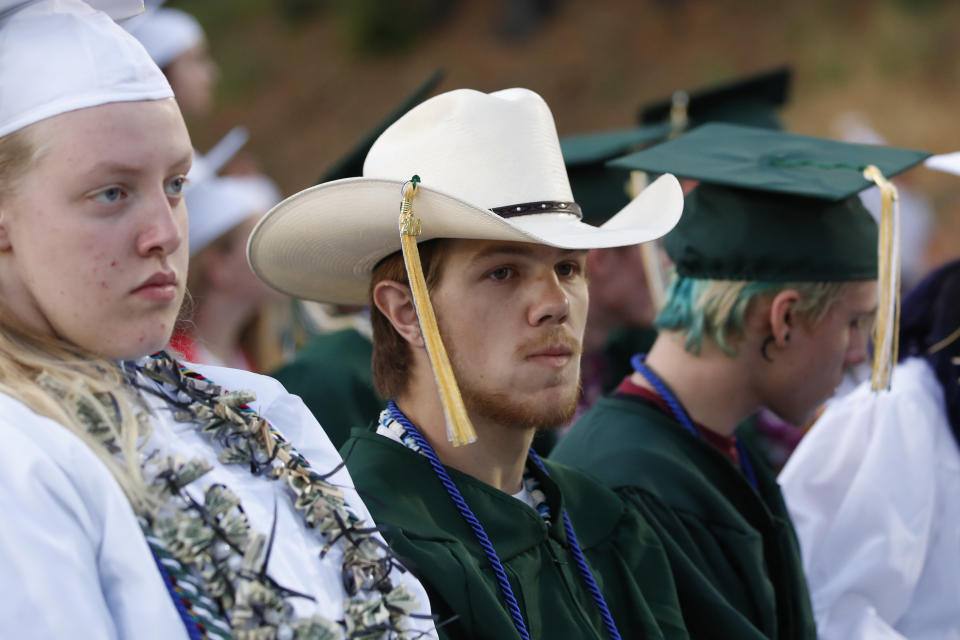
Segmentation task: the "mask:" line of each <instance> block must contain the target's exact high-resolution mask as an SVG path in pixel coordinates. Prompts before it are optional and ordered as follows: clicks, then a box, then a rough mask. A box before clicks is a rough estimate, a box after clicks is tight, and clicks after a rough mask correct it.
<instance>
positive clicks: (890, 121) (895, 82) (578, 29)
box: [168, 0, 960, 264]
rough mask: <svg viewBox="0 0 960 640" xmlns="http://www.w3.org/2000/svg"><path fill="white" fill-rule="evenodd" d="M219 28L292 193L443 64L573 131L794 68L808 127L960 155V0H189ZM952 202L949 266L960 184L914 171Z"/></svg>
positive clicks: (958, 236)
mask: <svg viewBox="0 0 960 640" xmlns="http://www.w3.org/2000/svg"><path fill="white" fill-rule="evenodd" d="M168 5H169V6H174V7H177V8H180V9H183V10H185V11H187V12H189V13H192V14H193V15H195V16H196V17H197V18H198V19H199V21H200V22H201V23H202V24H203V26H204V28H205V29H206V31H207V36H208V39H209V44H210V50H211V53H212V55H213V57H214V58H215V60H216V61H217V63H218V65H219V67H220V77H219V80H218V83H217V91H216V95H217V98H216V99H217V104H216V107H215V108H214V110H213V112H212V113H211V114H209V115H208V116H205V117H203V118H202V120H195V121H192V122H189V123H188V124H189V125H190V128H191V132H192V134H193V137H194V142H195V144H196V146H197V148H199V149H200V150H206V149H207V148H209V147H210V146H211V145H213V144H214V143H215V142H216V141H217V140H219V139H220V137H222V136H223V135H224V134H225V133H226V132H227V131H228V130H229V129H230V128H231V127H233V126H234V125H238V124H244V125H246V126H247V127H248V128H249V129H250V132H251V139H250V142H249V144H248V147H247V150H248V151H249V153H250V155H252V156H253V157H255V158H256V159H257V161H258V162H259V164H260V166H261V168H262V169H263V170H264V171H265V172H266V173H268V174H269V175H271V176H272V177H274V178H275V179H276V181H277V182H278V183H279V185H280V187H281V188H282V189H283V191H284V192H285V193H287V194H289V193H292V192H294V191H297V190H299V189H302V188H304V187H306V186H309V185H311V184H314V183H315V182H316V180H317V178H318V177H319V176H320V175H321V174H322V172H323V171H324V169H326V168H328V167H329V166H330V165H331V164H333V163H334V162H335V161H336V160H337V159H338V158H339V157H340V156H341V155H342V154H344V153H346V152H347V151H349V150H350V149H351V147H352V146H353V145H354V144H356V143H357V142H358V141H359V140H360V139H361V138H362V137H364V136H365V135H366V134H367V133H368V131H369V130H370V129H372V128H373V127H374V126H375V125H376V124H378V123H379V122H380V121H381V120H382V119H383V118H384V117H385V116H386V115H387V114H388V113H389V112H390V111H392V110H393V109H394V108H395V106H396V105H397V103H398V102H399V101H400V100H401V99H402V98H403V97H404V96H406V95H407V94H408V93H410V92H411V91H412V90H413V88H414V87H416V86H417V85H419V84H420V83H422V82H423V81H424V80H425V79H426V78H427V77H428V76H429V75H430V74H431V73H432V72H433V71H434V70H436V69H438V68H442V69H443V70H444V71H445V77H444V80H443V82H442V83H441V85H440V86H439V88H438V89H437V91H445V90H449V89H454V88H460V87H470V88H474V89H479V90H483V91H493V90H497V89H502V88H506V87H511V86H524V87H528V88H530V89H533V90H535V91H537V92H538V93H540V94H541V95H542V96H543V97H544V98H545V99H546V100H547V102H548V103H549V104H550V106H551V108H552V109H553V113H554V116H555V118H556V122H557V127H558V129H559V132H560V134H561V135H565V134H572V133H579V132H583V131H593V130H600V129H609V128H620V127H626V126H630V125H632V124H634V123H635V122H636V114H637V109H638V107H640V106H641V105H643V104H646V103H649V102H651V101H655V100H658V99H662V98H667V97H669V96H670V94H671V93H672V92H673V91H674V90H676V89H696V88H700V87H703V86H706V85H712V84H717V83H721V82H724V81H726V80H729V79H733V78H736V77H738V76H742V75H745V74H748V73H751V72H760V71H764V70H768V69H771V68H773V67H776V66H779V65H783V64H789V65H791V66H792V67H793V70H794V83H793V88H792V95H791V99H790V102H789V103H788V105H787V107H786V108H785V109H784V110H783V111H782V115H783V119H784V121H785V123H786V125H787V128H788V129H789V130H791V131H793V132H796V133H803V134H811V135H819V136H828V137H837V135H839V134H838V130H837V118H838V116H840V115H841V114H844V113H849V112H857V113H859V114H860V115H861V117H862V118H864V119H865V120H866V122H868V123H869V124H870V126H871V127H872V128H873V129H875V130H876V131H877V132H879V133H880V134H881V135H882V136H883V137H884V138H886V139H887V141H888V142H889V143H890V144H893V145H898V146H904V147H911V148H919V149H926V150H928V151H931V152H934V153H945V152H952V151H957V150H960V125H958V123H957V113H958V107H960V3H957V2H953V1H950V0H913V1H911V0H874V1H856V0H809V1H805V2H798V1H792V2H790V1H787V0H766V1H762V2H757V1H755V0H713V1H710V0H634V1H628V0H590V1H588V0H565V1H564V0H486V1H483V0H460V1H455V0H394V1H392V2H388V1H377V0H173V1H171V2H169V3H168ZM907 179H908V180H909V181H910V184H911V186H915V187H917V188H918V189H920V190H922V191H923V192H924V193H925V194H926V195H927V196H928V197H929V198H930V201H931V203H932V204H933V206H934V209H935V212H936V216H937V233H936V234H935V236H934V239H933V241H932V245H931V247H930V251H929V254H930V257H929V260H930V262H931V263H933V264H935V263H938V262H940V261H942V260H944V259H947V258H949V257H952V256H955V255H957V254H958V253H960V177H954V176H948V175H944V174H939V173H934V172H932V171H929V170H926V169H923V168H920V169H916V170H913V171H911V172H910V173H908V174H907Z"/></svg>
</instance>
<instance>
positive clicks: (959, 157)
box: [923, 151, 960, 176]
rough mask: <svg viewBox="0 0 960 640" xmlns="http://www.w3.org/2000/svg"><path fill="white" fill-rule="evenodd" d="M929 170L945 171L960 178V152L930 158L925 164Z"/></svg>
mask: <svg viewBox="0 0 960 640" xmlns="http://www.w3.org/2000/svg"><path fill="white" fill-rule="evenodd" d="M923 165H924V166H925V167H927V168H928V169H934V170H935V171H943V172H944V173H952V174H954V175H957V176H960V151H954V152H953V153H942V154H940V155H938V156H930V157H929V158H927V159H926V161H925V162H924V163H923Z"/></svg>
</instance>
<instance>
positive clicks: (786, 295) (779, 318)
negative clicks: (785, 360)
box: [768, 289, 800, 347]
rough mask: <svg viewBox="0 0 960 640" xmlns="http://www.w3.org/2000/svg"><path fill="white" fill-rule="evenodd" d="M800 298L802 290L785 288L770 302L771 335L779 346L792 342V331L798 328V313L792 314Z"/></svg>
mask: <svg viewBox="0 0 960 640" xmlns="http://www.w3.org/2000/svg"><path fill="white" fill-rule="evenodd" d="M799 299H800V292H799V291H797V290H796V289H784V290H783V291H781V292H780V293H778V294H777V295H776V296H774V298H773V300H772V301H771V302H770V311H769V315H768V320H769V322H770V335H772V336H773V340H774V342H775V343H776V345H777V346H778V347H785V346H787V343H789V342H790V333H791V332H792V331H793V330H794V329H796V326H797V319H796V314H792V315H791V311H792V310H793V307H794V305H796V303H797V301H798V300H799Z"/></svg>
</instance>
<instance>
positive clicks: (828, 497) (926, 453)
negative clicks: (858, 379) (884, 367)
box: [779, 360, 952, 640]
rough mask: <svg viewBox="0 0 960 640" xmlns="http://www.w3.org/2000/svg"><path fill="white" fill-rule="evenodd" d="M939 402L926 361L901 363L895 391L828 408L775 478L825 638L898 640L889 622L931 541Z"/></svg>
mask: <svg viewBox="0 0 960 640" xmlns="http://www.w3.org/2000/svg"><path fill="white" fill-rule="evenodd" d="M942 403H943V400H942V391H941V390H940V387H939V384H938V383H937V381H936V379H935V378H934V377H933V376H932V374H931V372H930V371H929V369H927V368H926V364H925V363H924V362H923V361H920V360H913V361H908V363H905V365H900V366H899V367H898V370H897V375H895V377H894V381H893V390H892V391H890V392H882V393H879V394H874V393H873V392H871V391H870V390H869V386H868V385H864V386H861V387H860V388H858V389H857V390H856V391H855V392H853V393H851V394H849V395H848V396H845V397H843V398H840V399H838V400H836V401H834V402H832V403H831V404H830V405H828V407H827V410H826V411H825V412H824V414H823V416H822V417H821V418H820V420H818V421H817V423H816V424H815V425H814V426H813V428H812V429H811V431H810V433H808V434H807V435H806V436H805V437H804V439H803V440H802V441H801V443H800V446H799V447H798V448H797V450H796V451H795V452H794V454H793V456H792V457H791V458H790V460H789V461H788V463H787V465H786V467H785V468H784V470H783V472H782V473H781V475H780V478H779V481H780V484H781V487H782V489H783V495H784V498H785V500H786V503H787V507H788V508H789V511H790V515H791V517H792V519H793V523H794V526H795V527H796V530H797V535H798V537H799V539H800V546H801V550H802V553H803V565H804V569H805V572H806V574H807V580H808V582H809V586H810V595H811V599H812V601H813V608H814V614H815V616H816V619H817V629H818V632H819V635H820V637H821V638H823V639H824V640H833V639H837V640H841V639H842V640H848V639H850V638H871V639H878V640H881V639H894V638H903V637H904V636H903V635H901V634H900V633H899V632H898V631H897V630H896V629H895V626H896V624H897V621H898V620H899V619H900V618H901V616H903V615H904V612H905V611H906V608H907V607H908V605H909V603H910V602H911V600H912V598H913V592H914V589H915V588H916V585H917V580H918V578H919V576H920V573H921V571H922V569H923V566H924V562H925V560H926V555H927V550H928V547H929V545H930V533H931V528H932V522H933V518H934V504H935V499H934V498H935V494H936V491H937V486H936V481H935V466H936V464H935V458H936V454H937V451H936V448H937V446H939V445H938V435H937V434H939V433H943V432H944V426H943V424H942V423H945V421H946V418H945V413H944V409H943V407H942ZM946 431H947V432H949V428H948V427H947V428H946ZM949 444H952V443H949Z"/></svg>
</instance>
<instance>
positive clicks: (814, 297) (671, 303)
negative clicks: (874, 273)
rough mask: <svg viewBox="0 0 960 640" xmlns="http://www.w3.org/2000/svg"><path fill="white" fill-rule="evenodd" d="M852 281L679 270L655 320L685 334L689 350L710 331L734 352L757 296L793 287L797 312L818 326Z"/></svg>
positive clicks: (730, 353)
mask: <svg viewBox="0 0 960 640" xmlns="http://www.w3.org/2000/svg"><path fill="white" fill-rule="evenodd" d="M849 284H850V283H848V282H757V281H748V280H709V279H704V278H687V277H683V276H677V275H675V276H674V277H673V279H672V280H671V282H670V287H669V289H668V290H667V296H666V301H665V302H664V304H663V308H661V309H660V313H658V314H657V319H656V320H655V321H654V325H655V326H656V327H657V328H658V329H664V330H667V331H679V332H681V333H683V334H685V335H686V341H685V343H684V348H686V350H687V351H690V352H691V353H696V354H699V353H700V349H701V348H702V347H703V340H704V337H705V336H709V337H710V338H711V339H712V340H713V341H714V342H716V343H717V345H718V346H719V347H720V349H721V350H723V352H724V353H725V354H727V355H728V356H735V355H737V350H736V349H735V348H734V347H733V346H732V344H731V342H732V341H734V340H736V339H737V338H740V337H743V334H744V329H745V326H746V324H745V322H746V315H747V311H748V310H749V308H750V305H751V304H752V303H753V302H754V301H756V300H760V299H763V298H773V297H774V296H776V295H777V294H778V293H780V292H781V291H784V290H786V289H794V290H796V291H798V292H799V293H800V299H799V300H798V301H797V304H796V305H795V306H794V307H793V312H794V314H795V315H796V316H797V318H798V319H799V320H800V321H801V322H806V323H807V324H808V326H814V325H816V324H817V323H818V322H820V321H821V320H823V318H824V317H825V316H826V315H827V313H828V312H829V311H830V309H831V307H833V305H834V304H835V303H836V302H837V301H838V300H840V298H842V297H843V295H844V294H845V292H846V290H847V287H848V286H849Z"/></svg>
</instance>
